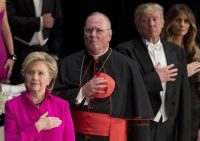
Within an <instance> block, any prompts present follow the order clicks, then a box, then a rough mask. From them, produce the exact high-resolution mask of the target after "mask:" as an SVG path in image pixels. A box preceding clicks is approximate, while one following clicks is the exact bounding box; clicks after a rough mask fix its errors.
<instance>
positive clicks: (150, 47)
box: [147, 43, 162, 51]
mask: <svg viewBox="0 0 200 141" xmlns="http://www.w3.org/2000/svg"><path fill="white" fill-rule="evenodd" d="M147 46H148V47H147V48H148V50H150V51H160V50H161V47H162V44H161V43H156V44H152V43H149V44H148V45H147Z"/></svg>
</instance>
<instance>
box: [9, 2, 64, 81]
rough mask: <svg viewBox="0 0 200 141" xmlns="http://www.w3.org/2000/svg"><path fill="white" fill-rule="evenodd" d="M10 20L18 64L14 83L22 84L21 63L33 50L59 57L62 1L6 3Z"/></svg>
mask: <svg viewBox="0 0 200 141" xmlns="http://www.w3.org/2000/svg"><path fill="white" fill-rule="evenodd" d="M7 12H8V19H9V23H10V26H11V31H12V34H13V36H14V37H13V38H14V47H15V51H16V55H17V61H16V63H15V66H14V70H15V71H14V72H13V76H11V81H12V83H14V84H16V83H20V82H22V80H21V78H20V76H21V75H20V74H21V73H20V70H21V64H22V62H23V60H24V58H25V57H26V56H27V55H28V54H29V53H30V52H33V51H45V52H47V53H50V54H53V55H54V56H56V58H57V57H59V55H60V47H61V41H62V29H61V28H62V27H61V26H62V25H61V24H62V21H61V20H62V11H61V4H60V0H7Z"/></svg>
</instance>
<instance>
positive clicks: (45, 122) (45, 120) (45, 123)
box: [35, 111, 62, 132]
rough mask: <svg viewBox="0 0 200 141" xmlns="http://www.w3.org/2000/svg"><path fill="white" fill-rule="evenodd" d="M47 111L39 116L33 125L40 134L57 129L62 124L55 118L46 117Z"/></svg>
mask: <svg viewBox="0 0 200 141" xmlns="http://www.w3.org/2000/svg"><path fill="white" fill-rule="evenodd" d="M47 115H48V111H47V112H45V113H44V114H43V115H42V116H40V118H39V120H38V121H37V122H36V123H35V126H36V128H37V130H38V132H40V131H41V130H48V129H52V128H55V127H59V126H60V125H61V124H62V120H60V119H59V118H57V117H47Z"/></svg>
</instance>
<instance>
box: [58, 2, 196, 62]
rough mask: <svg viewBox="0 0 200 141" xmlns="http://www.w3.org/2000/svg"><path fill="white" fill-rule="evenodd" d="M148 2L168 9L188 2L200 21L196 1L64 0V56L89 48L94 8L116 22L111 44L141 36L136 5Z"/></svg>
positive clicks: (62, 54) (113, 26)
mask: <svg viewBox="0 0 200 141" xmlns="http://www.w3.org/2000/svg"><path fill="white" fill-rule="evenodd" d="M144 2H157V3H159V4H161V5H162V6H163V7H164V9H165V11H166V10H168V8H169V7H170V6H172V5H174V4H176V3H185V4H187V5H188V6H189V7H190V8H192V10H193V12H194V14H195V16H196V19H197V24H199V23H200V22H199V21H200V20H199V14H200V5H199V4H198V3H197V2H196V1H195V0H72V1H68V0H62V7H63V17H64V21H63V22H64V27H63V31H64V37H63V44H62V53H61V58H62V57H64V56H67V55H69V54H71V53H73V52H76V51H80V50H82V49H85V46H84V43H83V28H84V24H85V19H86V17H87V16H88V15H89V14H90V13H91V12H94V11H100V12H103V13H104V14H106V15H107V16H108V17H109V18H110V20H111V23H112V30H113V37H112V40H111V43H110V46H111V47H112V48H114V47H115V46H116V45H117V44H119V43H120V42H123V41H127V40H130V39H131V38H134V37H137V36H138V33H137V30H136V28H135V26H134V24H133V13H134V10H135V8H136V7H137V6H138V5H139V4H141V3H144Z"/></svg>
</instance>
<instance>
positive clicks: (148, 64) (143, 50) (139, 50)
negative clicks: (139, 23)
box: [134, 40, 154, 73]
mask: <svg viewBox="0 0 200 141" xmlns="http://www.w3.org/2000/svg"><path fill="white" fill-rule="evenodd" d="M134 47H135V49H134V50H135V54H136V56H137V58H138V60H139V61H140V64H141V65H142V68H143V70H144V72H145V73H147V72H152V71H153V70H154V66H153V63H152V61H151V58H150V56H149V53H148V50H147V47H146V46H145V44H144V43H143V42H142V40H141V41H138V42H137V43H136V45H135V46H134Z"/></svg>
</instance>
